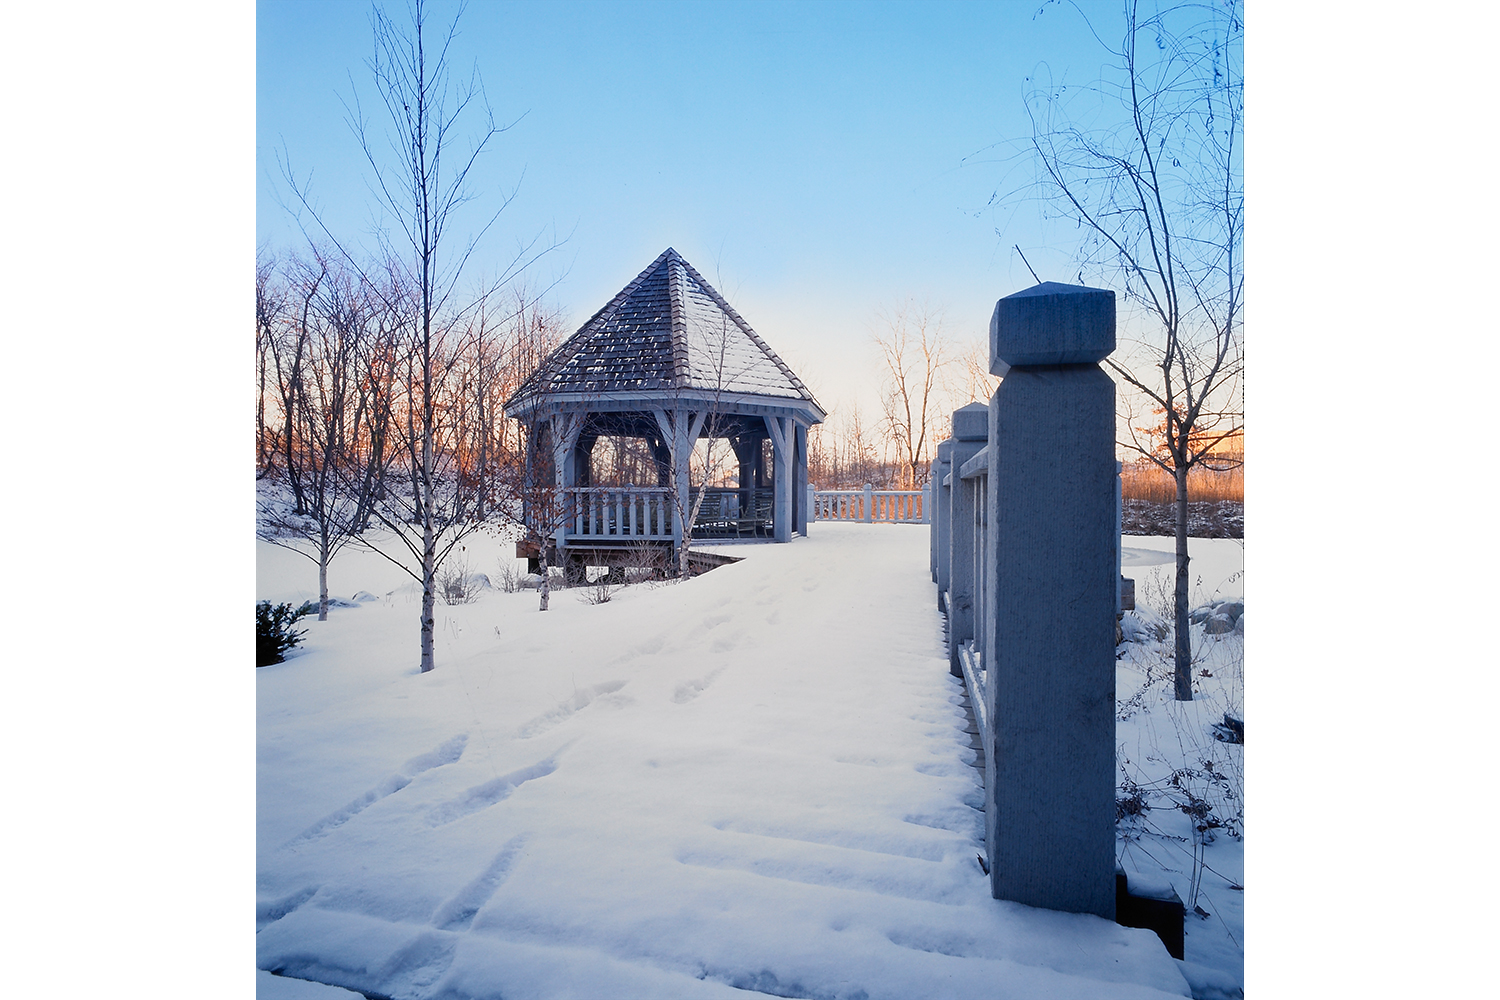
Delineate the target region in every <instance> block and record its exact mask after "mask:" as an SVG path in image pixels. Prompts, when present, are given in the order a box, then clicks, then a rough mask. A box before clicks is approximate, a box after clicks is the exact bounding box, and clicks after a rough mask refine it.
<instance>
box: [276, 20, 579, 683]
mask: <svg viewBox="0 0 1500 1000" xmlns="http://www.w3.org/2000/svg"><path fill="white" fill-rule="evenodd" d="M408 11H409V14H410V18H411V21H410V24H402V25H398V24H396V23H395V22H393V21H392V20H391V19H390V18H389V17H388V16H387V15H386V14H385V13H384V11H382V10H381V9H380V8H379V7H378V6H377V7H375V8H374V9H373V11H372V14H371V25H372V29H373V33H374V55H373V57H372V59H371V62H370V70H371V74H372V76H373V79H374V84H375V90H376V92H377V94H378V98H379V103H380V106H381V108H382V109H383V111H384V117H385V127H384V129H383V130H377V129H376V128H374V127H373V126H372V125H371V123H370V121H369V120H368V119H367V118H366V116H365V113H364V110H363V107H362V105H361V104H360V101H359V96H358V94H357V93H355V94H354V95H353V96H352V97H351V102H350V103H349V104H348V105H346V107H347V109H348V112H349V125H350V127H351V129H352V131H353V132H354V135H355V137H356V139H357V140H358V142H359V145H360V149H361V152H362V153H363V154H364V156H365V159H366V161H367V163H368V165H369V167H370V171H371V190H372V192H373V194H374V196H375V199H376V202H377V203H378V205H379V207H380V209H381V210H382V211H383V212H384V213H385V214H386V216H387V217H388V218H389V219H390V220H393V228H394V231H395V235H394V237H391V238H385V237H383V238H382V245H383V247H384V249H385V257H386V260H387V262H388V263H389V265H390V266H389V268H388V270H389V271H390V273H391V274H392V275H393V276H394V279H395V280H394V282H393V284H394V285H395V286H396V287H397V288H398V289H399V290H400V293H401V295H402V296H403V297H404V298H405V299H407V300H409V303H410V309H409V313H407V314H408V315H410V317H411V323H410V326H409V329H408V331H407V333H408V336H407V337H406V338H405V345H406V348H407V353H406V357H405V360H406V366H405V368H406V370H405V373H404V379H403V380H402V386H401V387H402V388H403V390H404V398H403V400H402V407H403V408H402V410H401V419H399V420H395V421H393V422H392V426H393V427H396V428H400V429H401V430H403V431H404V435H403V440H402V441H401V443H400V446H399V451H400V452H401V454H402V455H403V457H404V460H405V464H406V466H407V472H408V478H409V481H410V489H409V490H407V489H402V490H399V491H395V490H390V489H387V490H386V497H387V502H386V503H385V504H384V505H379V506H375V507H374V508H373V509H372V513H373V514H374V516H375V517H376V518H378V519H379V521H380V522H381V524H382V525H384V526H385V527H387V528H389V529H390V530H391V532H392V535H393V536H394V538H395V540H396V542H397V545H396V548H395V550H394V551H386V550H385V549H383V548H377V549H376V551H378V552H380V554H381V555H383V556H385V557H386V558H387V559H389V560H390V561H391V562H393V563H394V564H395V565H397V566H400V567H401V568H402V569H403V571H405V572H407V573H408V574H410V575H411V576H412V577H413V579H414V580H416V581H417V582H418V583H419V584H420V585H421V587H422V610H421V618H420V645H421V670H422V672H424V673H425V672H427V671H429V670H431V669H432V668H433V665H434V660H433V641H434V631H435V625H436V623H435V620H434V617H433V611H434V605H435V602H436V595H437V573H438V569H439V567H440V566H441V564H442V562H443V560H444V559H446V558H447V557H448V555H449V554H450V553H452V552H453V551H454V549H455V548H456V547H457V545H458V544H459V542H460V540H461V539H462V538H463V537H464V536H465V535H467V534H468V533H469V532H472V531H474V530H477V528H478V527H479V526H480V524H481V522H480V520H479V518H478V516H477V511H478V510H479V507H480V505H479V501H478V497H479V492H478V490H477V489H476V487H475V485H474V484H473V482H472V480H470V479H469V478H468V477H465V476H464V475H461V474H460V473H461V469H460V468H459V467H458V466H457V464H456V462H457V458H458V457H459V454H460V453H459V451H457V450H455V449H457V447H458V441H457V440H456V435H455V433H454V428H453V427H452V426H451V413H449V412H448V411H447V409H446V407H445V404H443V403H440V401H439V400H440V397H442V396H443V395H444V393H445V392H447V391H448V389H449V386H448V384H447V379H448V376H449V375H450V374H451V373H452V368H453V365H454V363H455V358H456V356H457V354H458V351H459V346H458V345H457V344H456V343H455V340H456V338H457V337H458V335H459V334H460V333H461V332H462V331H464V330H465V329H466V324H468V323H469V322H470V321H471V320H472V318H473V315H474V314H475V312H476V311H477V309H478V308H479V307H480V305H481V304H482V303H483V302H484V301H485V300H486V298H487V296H488V295H489V294H493V293H494V292H495V291H497V290H498V289H499V288H501V287H503V286H504V285H506V284H507V283H508V282H509V281H511V280H512V279H513V278H514V277H515V276H516V275H517V274H519V273H520V272H521V271H522V270H524V269H525V267H526V266H527V265H529V264H530V263H532V262H534V261H535V260H536V258H537V257H539V256H541V254H543V253H546V252H548V250H550V249H552V248H553V247H550V246H549V247H545V248H543V249H542V250H540V251H539V252H538V251H536V247H537V244H538V243H539V240H532V241H531V242H530V243H528V244H525V245H523V246H521V248H520V249H519V250H518V252H517V253H516V254H515V256H514V257H513V258H512V259H511V261H510V262H509V264H507V265H506V266H505V267H503V268H502V269H500V271H499V273H498V276H497V277H496V278H495V279H494V281H493V282H491V283H490V284H489V285H488V287H487V289H483V290H480V291H478V292H476V293H475V294H473V295H472V296H468V297H465V296H463V295H461V293H460V280H461V279H462V278H463V276H464V273H465V266H466V265H467V264H468V262H469V259H470V257H471V256H472V255H473V253H474V251H475V248H476V246H477V244H478V242H479V240H480V239H481V238H482V237H483V236H484V234H485V233H486V232H488V230H489V229H490V228H491V227H492V226H493V225H494V223H495V222H496V220H497V219H498V218H499V216H500V214H501V213H502V212H503V211H504V210H505V208H506V206H507V205H509V203H510V201H511V200H512V199H513V198H514V196H515V193H514V191H511V192H510V193H508V194H506V195H505V196H504V197H503V198H502V200H501V203H500V205H499V207H498V208H497V209H496V210H495V212H494V213H493V214H492V215H490V216H489V218H488V219H487V220H485V221H484V222H483V224H482V225H481V226H480V227H479V228H478V230H477V232H475V233H474V234H473V235H472V236H471V237H470V238H469V239H468V240H467V241H463V242H459V243H458V244H456V245H455V244H454V240H453V238H452V234H451V233H450V231H449V229H450V226H451V225H452V224H453V223H454V222H456V220H457V217H458V213H459V210H460V209H461V208H462V207H463V206H464V205H465V204H466V203H467V202H469V201H470V200H472V199H473V198H474V196H475V193H474V191H473V190H472V188H471V186H470V177H471V174H472V173H473V171H474V169H475V166H476V164H477V163H478V162H479V161H480V157H481V155H482V154H483V153H484V152H485V150H486V148H487V147H489V146H490V144H491V142H492V141H493V140H494V139H495V137H496V136H498V135H499V134H500V133H502V132H503V131H505V129H506V128H507V127H508V126H501V125H498V124H497V123H496V121H495V118H494V116H493V114H492V113H491V112H490V109H489V107H488V105H487V103H486V102H485V98H484V90H483V87H482V85H481V82H480V80H479V77H478V73H477V71H476V72H475V73H474V74H472V75H471V76H470V77H469V78H468V79H467V80H465V81H462V82H454V81H453V80H452V79H450V76H449V52H450V49H451V47H452V45H453V41H454V39H455V37H456V35H457V28H458V19H459V17H461V16H462V9H460V10H459V11H458V13H457V14H456V15H455V17H454V19H453V21H452V22H451V23H450V24H449V25H448V26H447V28H446V29H445V30H442V31H439V32H437V33H431V32H429V30H428V24H427V20H428V19H427V5H426V3H425V0H413V2H412V3H411V5H410V6H409V8H408ZM434 42H435V44H434ZM470 123H473V125H474V130H473V132H472V134H471V136H470V141H469V144H468V148H467V150H461V149H460V148H459V142H460V139H461V136H460V132H461V130H463V129H466V128H469V127H470ZM382 136H383V137H384V139H385V143H384V144H382V143H381V142H380V138H381V137H382ZM283 172H284V174H285V175H286V177H287V181H288V183H289V184H290V185H291V187H292V189H293V191H294V192H295V194H296V197H297V200H298V202H299V203H300V204H301V206H302V207H303V208H304V209H306V210H307V211H308V212H309V213H310V214H311V215H312V216H313V218H314V219H315V220H316V222H317V225H318V226H319V228H320V229H321V230H322V232H323V233H324V234H325V235H326V236H327V237H328V239H329V240H331V241H332V242H333V244H334V245H335V246H336V247H337V248H338V249H339V250H340V252H341V253H343V255H344V257H345V258H346V259H347V260H348V261H349V262H350V263H351V264H354V265H355V266H356V267H358V266H359V264H358V262H357V261H356V258H355V257H354V256H353V255H352V254H351V253H349V251H348V249H347V247H346V244H345V242H343V241H341V240H340V239H338V237H336V236H335V235H334V234H333V233H331V232H329V231H328V229H327V227H326V226H324V225H323V222H322V218H321V216H320V215H319V214H318V213H317V212H316V211H314V210H313V209H312V206H311V203H310V200H309V198H308V196H307V190H306V187H305V185H299V184H298V183H297V182H296V181H295V179H294V178H293V177H292V176H291V172H290V170H289V169H284V171H283ZM368 284H369V285H370V286H371V287H379V285H378V284H377V283H376V282H374V281H368ZM388 305H389V306H390V307H391V309H392V311H393V312H397V313H402V312H404V311H405V308H404V305H403V303H401V302H399V301H397V300H396V299H395V298H394V293H393V298H392V300H391V301H390V302H388ZM403 552H404V555H403V554H402V553H403ZM407 557H410V558H411V560H413V561H414V562H415V563H416V568H413V567H412V565H410V564H409V563H408V561H407Z"/></svg>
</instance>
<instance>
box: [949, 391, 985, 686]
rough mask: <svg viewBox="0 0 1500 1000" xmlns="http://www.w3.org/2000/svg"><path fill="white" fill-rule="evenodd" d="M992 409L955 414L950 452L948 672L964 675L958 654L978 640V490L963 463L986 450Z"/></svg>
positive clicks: (965, 409)
mask: <svg viewBox="0 0 1500 1000" xmlns="http://www.w3.org/2000/svg"><path fill="white" fill-rule="evenodd" d="M989 424H990V408H989V407H988V406H985V405H984V404H983V403H970V404H969V405H968V406H964V407H960V408H959V409H957V410H954V411H953V437H952V438H951V439H950V440H951V442H952V449H953V450H952V451H950V452H949V453H948V462H949V466H950V467H951V468H952V470H953V473H952V474H953V484H952V486H951V487H950V488H949V490H948V500H949V503H950V504H951V505H952V509H951V511H950V514H949V517H948V527H949V530H948V669H949V671H950V672H952V674H953V676H954V677H962V676H963V675H964V671H963V666H962V664H961V663H960V662H959V659H958V651H959V649H960V648H961V647H962V646H963V644H964V643H965V642H966V641H968V640H969V639H972V638H974V491H973V490H972V489H970V488H969V485H968V484H967V483H965V482H962V481H961V480H960V478H959V471H960V470H961V469H962V468H963V464H964V463H965V462H967V461H968V460H969V459H971V458H973V457H974V456H975V455H977V454H979V453H980V452H981V451H983V450H984V447H985V442H986V441H987V440H988V438H989V433H990V428H989Z"/></svg>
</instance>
